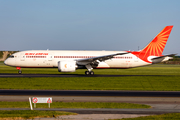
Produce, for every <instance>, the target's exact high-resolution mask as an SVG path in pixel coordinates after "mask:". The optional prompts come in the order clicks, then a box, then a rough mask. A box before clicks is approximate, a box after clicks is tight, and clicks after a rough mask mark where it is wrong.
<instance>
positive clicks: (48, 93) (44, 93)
mask: <svg viewBox="0 0 180 120" xmlns="http://www.w3.org/2000/svg"><path fill="white" fill-rule="evenodd" d="M0 95H35V96H37V95H39V96H109V97H110V96H119V97H120V96H122V97H126V96H128V97H130V96H132V97H180V91H178V92H176V91H172V92H171V91H110V90H2V89H1V90H0Z"/></svg>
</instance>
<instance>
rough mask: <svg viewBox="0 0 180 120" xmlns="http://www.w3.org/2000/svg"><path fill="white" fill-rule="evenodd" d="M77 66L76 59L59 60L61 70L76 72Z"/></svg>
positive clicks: (59, 69)
mask: <svg viewBox="0 0 180 120" xmlns="http://www.w3.org/2000/svg"><path fill="white" fill-rule="evenodd" d="M76 68H77V65H76V61H58V71H59V72H75V71H76Z"/></svg>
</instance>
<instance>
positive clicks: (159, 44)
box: [136, 26, 173, 62]
mask: <svg viewBox="0 0 180 120" xmlns="http://www.w3.org/2000/svg"><path fill="white" fill-rule="evenodd" d="M172 28H173V26H166V27H165V28H164V29H163V30H162V31H161V32H160V33H159V34H158V35H157V36H156V37H155V38H154V39H153V40H152V41H151V42H150V43H149V44H148V45H147V46H146V47H145V48H144V49H143V50H141V51H140V52H138V54H137V53H136V56H138V57H139V58H140V59H142V60H144V61H146V62H149V61H148V60H147V58H148V57H149V56H161V55H162V52H163V50H164V47H165V45H166V42H167V40H168V38H169V35H170V33H171V30H172Z"/></svg>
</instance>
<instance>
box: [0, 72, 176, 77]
mask: <svg viewBox="0 0 180 120" xmlns="http://www.w3.org/2000/svg"><path fill="white" fill-rule="evenodd" d="M128 76H174V75H96V74H95V75H83V74H12V73H0V78H5V77H12V78H14V77H128ZM176 76H177V75H176Z"/></svg>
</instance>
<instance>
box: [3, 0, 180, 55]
mask: <svg viewBox="0 0 180 120" xmlns="http://www.w3.org/2000/svg"><path fill="white" fill-rule="evenodd" d="M168 25H173V26H174V27H173V29H172V32H171V34H170V37H169V39H168V42H167V45H166V47H165V50H164V52H163V54H172V53H175V54H176V53H177V54H178V55H180V49H179V48H180V47H179V46H180V39H179V38H180V0H0V51H4V50H6V51H23V50H46V49H49V50H107V51H108V50H110V51H122V50H138V49H143V48H144V47H145V46H146V45H147V44H148V43H149V42H150V41H151V40H152V39H153V38H154V37H155V36H156V35H157V34H158V33H159V32H160V31H161V30H162V29H163V28H164V27H165V26H168Z"/></svg>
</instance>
